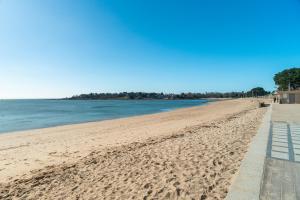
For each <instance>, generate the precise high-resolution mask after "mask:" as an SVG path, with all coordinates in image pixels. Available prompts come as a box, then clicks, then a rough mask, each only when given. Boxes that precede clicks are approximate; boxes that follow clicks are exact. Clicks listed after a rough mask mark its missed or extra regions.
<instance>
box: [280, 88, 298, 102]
mask: <svg viewBox="0 0 300 200" xmlns="http://www.w3.org/2000/svg"><path fill="white" fill-rule="evenodd" d="M277 95H278V99H279V103H283V104H296V103H297V104H298V103H299V104H300V90H291V91H278V92H277Z"/></svg>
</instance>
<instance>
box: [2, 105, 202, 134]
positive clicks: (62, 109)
mask: <svg viewBox="0 0 300 200" xmlns="http://www.w3.org/2000/svg"><path fill="white" fill-rule="evenodd" d="M205 103H207V100H138V101H135V100H91V101H84V100H72V101H69V100H0V133H3V132H11V131H19V130H28V129H35V128H45V127H51V126H58V125H65V124H74V123H81V122H90V121H100V120H106V119H115V118H121V117H128V116H135V115H143V114H150V113H157V112H163V111H169V110H173V109H177V108H184V107H190V106H197V105H202V104H205Z"/></svg>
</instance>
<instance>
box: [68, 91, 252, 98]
mask: <svg viewBox="0 0 300 200" xmlns="http://www.w3.org/2000/svg"><path fill="white" fill-rule="evenodd" d="M251 96H253V92H251V91H248V92H225V93H222V92H206V93H190V92H189V93H181V94H172V93H171V94H166V93H162V92H161V93H155V92H151V93H146V92H120V93H89V94H80V95H74V96H72V97H67V98H63V100H193V99H195V100H196V99H213V100H218V99H228V98H230V99H231V98H242V97H251Z"/></svg>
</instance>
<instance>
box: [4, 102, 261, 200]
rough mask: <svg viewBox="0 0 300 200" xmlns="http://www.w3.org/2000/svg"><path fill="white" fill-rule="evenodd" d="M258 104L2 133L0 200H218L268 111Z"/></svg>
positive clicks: (212, 105) (222, 104)
mask: <svg viewBox="0 0 300 200" xmlns="http://www.w3.org/2000/svg"><path fill="white" fill-rule="evenodd" d="M257 105H258V100H257V99H233V100H227V101H214V102H211V103H209V104H207V105H204V106H194V107H190V108H182V109H176V110H173V111H169V112H162V113H156V114H149V115H143V116H135V117H128V118H121V119H115V120H105V121H100V122H89V123H82V124H73V125H64V126H57V127H52V128H44V129H36V130H29V131H20V132H16V133H13V134H11V133H5V134H0V158H1V159H0V198H1V199H6V198H7V199H10V198H16V197H21V198H22V197H23V198H26V197H28V198H29V197H30V198H33V199H34V198H37V197H41V198H43V199H56V198H67V197H68V198H76V197H77V196H78V195H79V196H80V197H82V198H96V199H97V198H98V199H104V198H108V197H114V198H116V199H128V198H137V199H142V198H144V197H145V196H146V198H149V199H151V198H159V199H174V198H179V199H191V198H196V199H199V198H200V197H203V198H204V197H206V198H208V197H210V198H224V197H225V196H226V193H227V190H228V188H229V186H230V183H231V180H232V178H233V177H234V174H236V172H237V171H238V169H239V165H240V162H241V160H242V159H243V156H244V154H245V152H246V151H247V148H248V145H249V143H250V141H251V138H252V137H253V136H254V135H255V134H256V131H257V128H258V126H259V124H260V121H261V119H262V117H263V115H264V113H265V111H266V108H258V106H257ZM37 181H38V184H37ZM7 189H8V190H7ZM42 190H43V191H44V192H42V193H41V192H40V191H42ZM45 190H46V192H45ZM5 191H10V192H9V193H7V192H5ZM58 191H60V192H58ZM5 194H6V196H4V195H5ZM39 195H42V196H39ZM4 197H5V198H4Z"/></svg>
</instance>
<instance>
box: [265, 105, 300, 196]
mask: <svg viewBox="0 0 300 200" xmlns="http://www.w3.org/2000/svg"><path fill="white" fill-rule="evenodd" d="M260 199H261V200H271V199H272V200H277V199H278V200H281V199H283V200H297V199H300V105H279V104H274V105H273V109H272V121H271V127H270V133H269V141H268V148H267V156H266V161H265V169H264V176H263V178H262V187H261V192H260Z"/></svg>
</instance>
